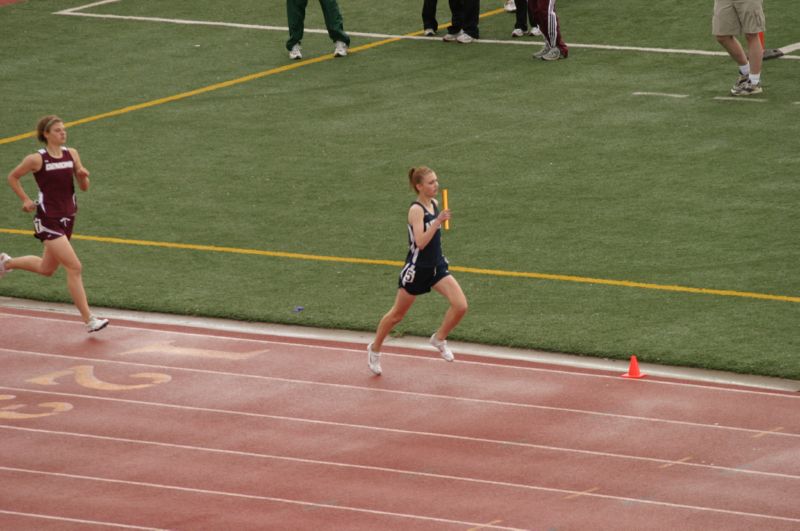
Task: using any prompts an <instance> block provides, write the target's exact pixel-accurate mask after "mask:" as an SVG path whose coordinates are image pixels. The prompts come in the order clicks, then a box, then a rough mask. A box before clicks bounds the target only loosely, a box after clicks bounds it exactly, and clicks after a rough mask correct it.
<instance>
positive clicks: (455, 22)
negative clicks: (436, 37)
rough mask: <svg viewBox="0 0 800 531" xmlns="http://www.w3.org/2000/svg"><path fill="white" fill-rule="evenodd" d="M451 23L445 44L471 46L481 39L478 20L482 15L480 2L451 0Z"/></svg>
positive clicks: (445, 37)
mask: <svg viewBox="0 0 800 531" xmlns="http://www.w3.org/2000/svg"><path fill="white" fill-rule="evenodd" d="M449 3H450V14H451V23H450V27H449V28H447V35H445V36H444V38H443V39H442V40H443V41H444V42H460V43H461V44H469V43H471V42H473V41H474V40H475V39H478V38H480V32H479V31H478V20H479V19H480V14H481V2H480V0H450V2H449Z"/></svg>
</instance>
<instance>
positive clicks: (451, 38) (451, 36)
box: [442, 30, 464, 42]
mask: <svg viewBox="0 0 800 531" xmlns="http://www.w3.org/2000/svg"><path fill="white" fill-rule="evenodd" d="M463 33H464V31H463V30H462V31H459V32H458V33H449V32H448V33H446V34H445V36H444V37H442V40H443V41H444V42H456V41H457V40H458V37H459V36H461V35H462V34H463Z"/></svg>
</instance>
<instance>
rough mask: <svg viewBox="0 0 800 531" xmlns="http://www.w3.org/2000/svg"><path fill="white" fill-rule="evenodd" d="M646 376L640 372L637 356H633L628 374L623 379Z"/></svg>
mask: <svg viewBox="0 0 800 531" xmlns="http://www.w3.org/2000/svg"><path fill="white" fill-rule="evenodd" d="M644 376H645V375H644V374H642V373H640V372H639V362H638V361H637V359H636V356H631V364H630V366H629V367H628V372H626V373H625V374H623V375H622V377H623V378H642V377H644Z"/></svg>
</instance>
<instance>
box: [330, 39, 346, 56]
mask: <svg viewBox="0 0 800 531" xmlns="http://www.w3.org/2000/svg"><path fill="white" fill-rule="evenodd" d="M345 55H347V44H345V43H343V42H342V41H336V42H335V43H333V56H334V57H344V56H345Z"/></svg>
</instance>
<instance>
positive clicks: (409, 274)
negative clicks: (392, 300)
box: [401, 264, 417, 286]
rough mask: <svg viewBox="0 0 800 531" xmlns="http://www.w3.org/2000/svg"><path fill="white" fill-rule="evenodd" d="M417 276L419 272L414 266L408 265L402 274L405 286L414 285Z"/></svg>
mask: <svg viewBox="0 0 800 531" xmlns="http://www.w3.org/2000/svg"><path fill="white" fill-rule="evenodd" d="M416 276H417V270H416V269H415V268H414V264H406V266H405V267H404V268H403V272H402V274H401V277H402V279H403V280H402V283H403V285H404V286H405V285H406V284H413V283H414V278H415V277H416Z"/></svg>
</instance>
